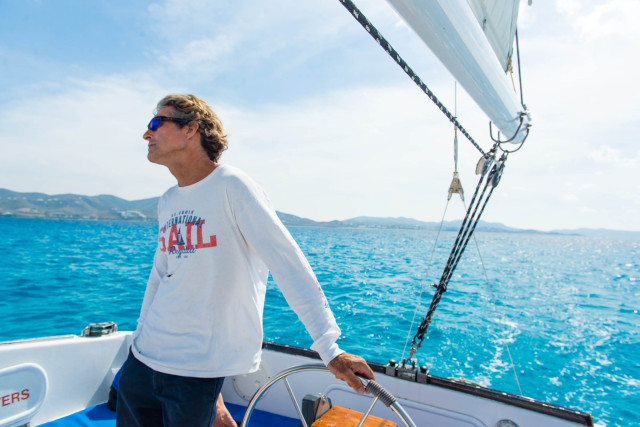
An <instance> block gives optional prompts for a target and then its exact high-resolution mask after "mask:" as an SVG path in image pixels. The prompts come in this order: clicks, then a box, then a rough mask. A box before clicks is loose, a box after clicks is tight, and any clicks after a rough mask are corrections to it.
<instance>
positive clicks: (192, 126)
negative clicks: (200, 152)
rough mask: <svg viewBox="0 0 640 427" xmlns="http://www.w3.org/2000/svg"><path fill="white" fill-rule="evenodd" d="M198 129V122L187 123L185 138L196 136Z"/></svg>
mask: <svg viewBox="0 0 640 427" xmlns="http://www.w3.org/2000/svg"><path fill="white" fill-rule="evenodd" d="M199 128H200V125H199V124H198V122H195V121H192V122H189V123H187V125H186V126H185V129H186V137H187V138H191V137H193V136H194V135H196V134H197V133H198V129H199Z"/></svg>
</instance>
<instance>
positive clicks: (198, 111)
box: [156, 95, 229, 162]
mask: <svg viewBox="0 0 640 427" xmlns="http://www.w3.org/2000/svg"><path fill="white" fill-rule="evenodd" d="M162 107H173V108H174V110H175V113H174V114H173V116H174V117H176V118H179V119H189V120H190V121H194V122H196V123H198V132H200V135H201V136H202V138H201V141H202V148H204V150H205V151H206V153H207V155H208V156H209V158H210V159H211V160H213V161H214V162H217V161H218V160H219V159H220V155H222V152H223V151H224V150H226V149H227V147H228V145H229V144H228V142H227V135H225V133H224V127H223V126H222V121H220V118H219V117H218V116H217V115H216V113H214V112H213V110H212V109H211V107H209V106H208V105H207V103H206V102H204V101H203V100H202V99H200V98H198V97H197V96H195V95H167V96H165V97H164V98H162V99H161V100H160V102H158V105H157V106H156V109H157V110H160V109H161V108H162ZM182 126H184V125H182Z"/></svg>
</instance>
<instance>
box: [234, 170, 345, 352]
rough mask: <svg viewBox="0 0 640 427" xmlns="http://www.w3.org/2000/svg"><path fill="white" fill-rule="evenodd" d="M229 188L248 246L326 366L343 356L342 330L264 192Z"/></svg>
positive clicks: (246, 184) (244, 184)
mask: <svg viewBox="0 0 640 427" xmlns="http://www.w3.org/2000/svg"><path fill="white" fill-rule="evenodd" d="M236 184H237V185H233V186H230V187H229V188H228V194H227V196H228V197H229V199H230V201H231V202H232V203H231V205H232V206H233V209H234V215H235V218H236V221H237V225H238V227H239V229H240V232H241V233H242V235H243V237H244V238H245V240H246V242H247V244H248V245H249V246H250V247H251V248H252V249H253V250H254V251H255V252H256V253H257V254H258V255H259V257H260V258H261V259H262V260H263V262H264V263H265V264H266V265H267V268H269V270H270V271H271V275H272V276H273V278H274V280H275V282H276V284H277V285H278V287H279V288H280V289H281V290H282V293H283V295H284V297H285V299H286V300H287V303H288V304H289V306H290V307H291V308H292V309H293V310H294V311H295V313H296V314H297V315H298V318H299V319H300V320H301V321H302V323H303V324H304V326H305V328H306V329H307V331H308V332H309V335H310V336H311V338H312V339H313V345H312V346H311V348H312V349H313V350H315V351H317V352H318V353H319V354H320V357H321V358H322V361H323V362H324V363H325V364H328V363H329V362H330V361H331V360H332V359H333V358H334V357H336V356H338V355H339V354H340V353H342V350H340V348H339V347H338V345H337V344H336V341H337V339H338V338H339V337H340V328H339V327H338V325H337V323H336V320H335V317H334V316H333V313H332V312H331V309H330V308H329V303H328V302H327V299H326V297H325V295H324V292H323V291H322V288H321V286H320V284H319V283H318V280H317V279H316V276H315V274H314V273H313V270H312V269H311V266H310V265H309V262H308V261H307V259H306V258H305V256H304V254H303V253H302V251H301V250H300V248H299V247H298V245H297V243H296V242H295V240H294V239H293V237H292V236H291V234H290V233H289V231H288V230H287V229H286V227H285V226H284V225H283V224H282V222H281V221H280V219H279V218H278V216H277V215H276V212H275V210H274V209H273V208H272V207H271V204H270V202H269V200H268V198H267V196H266V194H265V193H264V191H263V190H262V189H261V188H260V187H259V186H257V185H256V184H254V183H253V182H251V181H241V182H239V183H236Z"/></svg>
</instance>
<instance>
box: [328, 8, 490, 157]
mask: <svg viewBox="0 0 640 427" xmlns="http://www.w3.org/2000/svg"><path fill="white" fill-rule="evenodd" d="M340 2H341V3H342V5H343V6H344V7H345V8H346V9H347V10H348V11H349V12H351V14H352V15H353V17H354V18H356V20H357V21H358V22H359V23H360V25H362V26H363V27H364V29H365V30H367V32H368V33H369V34H370V35H371V37H373V38H374V39H375V40H376V41H377V42H378V44H379V45H380V46H381V47H382V48H383V49H384V50H385V51H386V52H387V53H388V54H389V56H391V58H392V59H393V60H394V61H396V63H397V64H398V65H399V66H400V67H401V68H402V69H403V70H404V72H405V73H406V74H407V75H408V76H409V77H411V80H413V82H414V83H415V84H417V85H418V86H419V87H420V89H422V91H423V92H424V93H425V94H426V95H427V96H428V97H429V99H431V101H433V103H434V104H436V106H437V107H438V108H439V109H440V111H442V113H443V114H444V115H445V116H447V118H448V119H449V121H450V122H451V123H453V124H454V125H455V127H456V128H458V129H460V132H462V134H463V135H464V136H465V137H466V138H467V139H468V140H469V142H470V143H471V144H473V146H474V147H476V149H477V150H478V151H480V152H481V153H482V155H483V156H485V157H486V155H487V153H485V152H484V150H482V148H480V146H479V145H478V143H477V142H476V141H475V140H474V139H473V138H472V137H471V135H469V132H467V131H466V130H465V128H463V127H462V125H461V124H460V123H459V122H458V119H457V118H456V117H455V116H454V115H453V114H451V112H450V111H449V110H447V107H445V106H444V104H442V102H440V100H438V98H437V97H436V96H435V94H434V93H433V92H432V91H431V89H429V88H428V87H427V85H426V84H425V83H424V82H423V81H422V79H420V77H418V75H417V74H416V73H415V72H414V71H413V70H412V69H411V67H409V65H408V64H407V63H406V62H405V60H404V59H402V57H401V56H400V55H399V54H398V52H396V50H395V49H394V48H393V47H392V46H391V44H389V42H388V41H387V40H386V39H385V38H384V37H383V36H382V34H380V31H378V30H377V28H376V27H374V26H373V24H372V23H371V22H369V20H368V19H367V18H366V17H365V16H364V15H363V14H362V12H360V10H359V9H358V8H357V7H356V5H355V4H353V2H352V1H351V0H340Z"/></svg>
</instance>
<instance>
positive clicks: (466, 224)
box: [340, 0, 529, 395]
mask: <svg viewBox="0 0 640 427" xmlns="http://www.w3.org/2000/svg"><path fill="white" fill-rule="evenodd" d="M340 1H341V2H342V4H343V5H344V7H345V8H346V9H347V10H348V11H349V12H350V13H351V14H352V15H353V16H354V18H355V19H356V20H357V21H358V22H359V23H360V24H361V25H362V26H363V27H364V28H365V29H366V30H367V32H368V33H369V34H370V35H371V36H372V37H373V38H374V39H375V40H376V41H377V42H378V44H380V46H381V47H382V48H383V49H384V50H385V51H386V52H387V53H388V54H389V55H390V56H391V57H392V58H393V59H394V60H395V61H396V63H397V64H398V65H399V66H400V67H401V68H402V69H403V70H404V72H405V73H406V74H407V75H408V76H409V77H410V78H411V80H413V81H414V83H416V84H417V85H418V86H419V87H420V89H421V90H422V91H423V92H424V93H425V94H426V95H427V96H428V97H429V99H431V100H432V101H433V102H434V103H435V104H436V106H437V107H438V108H439V109H440V111H441V112H442V113H443V114H444V115H445V116H446V117H447V118H448V119H449V121H451V122H452V123H453V124H454V132H455V146H456V151H455V161H456V168H455V172H454V182H455V180H456V178H457V130H458V129H459V130H460V132H461V133H462V134H463V135H464V136H465V137H466V138H467V140H469V142H470V143H471V144H472V145H473V146H474V147H475V148H476V149H477V150H478V151H479V152H480V153H482V155H483V157H482V158H481V162H480V163H479V164H478V167H477V168H476V172H478V169H481V170H482V173H481V177H480V180H479V181H478V185H477V187H476V191H475V193H474V195H473V198H472V200H471V204H470V205H469V207H468V208H467V207H466V203H465V208H467V213H466V216H465V218H464V220H463V223H462V226H461V227H460V230H459V232H458V236H457V237H456V241H455V243H454V247H453V249H452V251H451V254H450V255H449V260H448V261H447V265H446V266H445V269H444V271H443V273H442V277H441V279H440V282H439V284H438V285H437V287H436V293H435V294H434V296H433V300H432V302H431V306H430V307H429V311H428V313H427V315H426V316H425V317H424V318H423V319H422V322H421V324H420V326H419V327H418V332H417V333H416V335H415V336H414V338H413V340H412V348H411V351H410V355H409V359H411V358H412V357H413V355H414V354H415V352H416V351H417V350H418V349H419V348H420V347H421V345H422V342H423V340H424V336H425V334H426V331H427V328H428V326H429V324H430V323H431V317H432V315H433V312H434V311H435V308H436V306H437V305H438V303H439V301H440V298H441V297H442V294H443V293H444V292H445V291H446V289H447V284H448V282H449V280H450V279H451V276H452V275H453V272H454V270H455V268H456V267H457V264H458V262H459V261H460V258H461V256H462V253H463V252H464V250H465V248H466V246H467V244H468V242H469V239H470V237H471V236H473V232H474V230H475V228H476V226H477V224H478V221H479V220H480V216H481V215H482V213H483V212H484V209H485V207H486V205H487V202H488V201H489V198H490V197H491V194H492V193H493V190H494V189H495V187H496V186H497V185H498V183H499V181H500V178H501V176H502V171H503V168H504V163H505V161H506V159H507V155H508V154H509V153H512V152H516V151H518V150H520V148H522V146H523V145H524V141H525V140H526V139H527V137H528V135H529V125H527V129H526V132H527V133H526V135H525V138H524V139H523V141H522V142H521V143H520V145H519V147H518V148H517V149H515V150H505V149H503V148H502V146H501V145H502V144H504V143H506V142H510V141H512V140H513V139H514V138H515V136H516V135H517V134H518V132H519V131H520V128H521V127H522V124H523V122H524V115H525V114H527V113H526V111H527V109H526V106H525V104H524V98H523V93H522V75H521V70H520V48H519V42H518V32H517V30H516V33H515V37H516V47H517V58H518V76H519V83H520V102H521V104H522V106H523V108H524V112H523V113H521V116H520V124H519V126H518V129H517V130H516V132H515V133H514V135H513V137H511V138H510V139H509V140H507V141H500V140H499V138H500V134H499V133H498V139H497V140H496V139H494V138H493V134H492V128H491V122H490V123H489V132H490V135H491V139H492V140H493V141H494V142H495V145H494V146H493V148H492V149H491V151H490V152H489V153H486V152H485V151H484V150H482V148H481V147H480V146H479V145H478V144H477V143H476V142H475V140H474V139H473V138H472V137H471V135H469V133H468V132H467V131H466V130H465V129H464V128H463V127H462V125H461V124H460V123H459V122H458V119H457V117H456V116H455V115H452V114H451V112H449V110H447V108H446V107H445V106H444V105H443V104H442V103H441V102H440V101H439V100H438V98H437V97H436V96H435V94H434V93H433V92H432V91H431V90H430V89H429V88H428V87H427V85H426V84H425V83H424V82H423V81H422V80H421V79H420V77H418V75H417V74H416V73H415V72H414V71H413V70H412V69H411V68H410V67H409V65H408V64H407V63H406V62H405V61H404V59H403V58H402V57H401V56H400V55H399V54H398V53H397V52H396V50H395V49H394V48H393V47H392V46H391V44H390V43H389V42H388V41H387V40H386V39H385V38H384V37H383V36H382V34H381V33H380V32H379V31H378V30H377V29H376V28H375V27H374V26H373V24H371V22H370V21H369V20H368V19H367V18H366V17H365V16H364V15H363V14H362V12H361V11H360V10H359V9H358V8H357V7H356V6H355V4H353V2H352V1H351V0H340ZM514 90H515V87H514ZM456 115H457V103H456ZM497 148H499V149H500V150H501V151H502V153H503V154H502V156H501V158H500V160H499V161H496V160H495V156H496V151H497ZM491 166H493V167H492V168H491ZM490 168H491V171H490V172H489V174H488V175H487V171H489V169H490ZM485 176H486V177H487V179H486V181H485V186H484V189H483V190H482V193H481V195H480V198H479V199H478V202H477V204H474V202H475V200H476V196H477V194H478V191H479V189H480V187H481V184H482V182H483V181H484V179H485ZM454 182H452V188H453V185H454ZM489 186H490V187H491V189H490V190H489V193H488V195H487V196H486V198H485V193H486V190H487V188H488V187H489ZM461 191H462V187H461V186H460V193H459V194H460V197H461V198H462V201H463V203H464V196H463V193H462V192H461ZM453 192H454V191H452V190H451V188H450V192H449V198H448V200H447V205H446V206H445V212H444V214H443V218H442V220H441V222H440V228H439V229H438V235H437V237H436V242H435V243H434V247H433V249H432V252H431V258H430V261H429V266H430V265H431V262H432V259H433V254H434V253H435V248H436V245H437V241H438V238H439V235H440V232H441V230H442V225H443V222H444V215H446V211H447V208H448V204H449V200H450V199H451V195H452V193H453ZM455 192H457V191H455ZM480 206H482V207H481V208H480ZM472 208H473V212H472ZM479 208H480V211H479V213H478V209H479ZM470 214H471V219H469V218H470V216H469V215H470ZM473 237H474V242H475V244H476V248H477V249H478V254H480V251H479V247H478V244H477V241H476V239H475V236H473ZM480 259H481V261H482V257H481V256H480ZM482 268H483V271H484V273H485V279H486V280H487V284H489V280H488V275H487V273H486V269H485V268H484V262H482ZM427 277H428V269H427V273H426V274H425V280H424V282H423V284H422V288H421V292H420V298H421V297H422V291H423V289H424V285H425V283H426V280H427ZM489 290H490V293H491V298H492V301H493V303H494V309H495V310H496V312H497V307H496V304H495V298H494V296H493V291H492V290H491V286H490V284H489ZM419 306H420V300H418V304H417V306H416V311H415V312H414V316H413V319H412V321H411V329H412V328H413V323H414V321H415V316H416V313H417V310H418V307H419ZM498 317H499V319H501V318H500V316H499V314H498ZM501 324H502V322H501ZM502 325H503V324H502ZM411 329H409V336H410V333H411ZM503 330H504V325H503ZM505 334H506V331H505ZM407 343H408V338H407ZM407 343H405V347H404V349H403V353H402V357H403V358H404V354H405V351H406V347H407ZM505 344H506V346H507V352H508V354H509V359H510V360H511V365H512V367H513V370H514V374H515V377H516V382H517V384H518V389H519V390H520V394H521V395H522V389H521V388H520V382H519V380H518V376H517V373H516V369H515V364H514V363H513V359H512V357H511V351H510V349H509V346H508V343H506V341H505Z"/></svg>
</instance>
